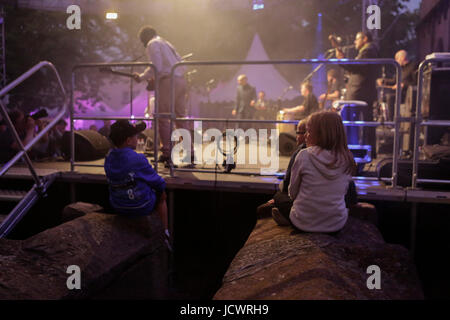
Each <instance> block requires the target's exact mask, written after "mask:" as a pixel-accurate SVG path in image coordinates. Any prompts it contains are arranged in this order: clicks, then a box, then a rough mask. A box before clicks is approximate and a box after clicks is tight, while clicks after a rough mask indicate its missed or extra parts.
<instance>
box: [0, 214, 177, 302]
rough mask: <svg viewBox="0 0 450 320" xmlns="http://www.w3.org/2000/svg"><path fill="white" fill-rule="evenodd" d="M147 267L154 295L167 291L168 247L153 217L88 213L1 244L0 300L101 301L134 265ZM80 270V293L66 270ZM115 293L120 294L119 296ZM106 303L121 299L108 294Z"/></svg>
mask: <svg viewBox="0 0 450 320" xmlns="http://www.w3.org/2000/svg"><path fill="white" fill-rule="evenodd" d="M143 259H145V260H146V261H150V262H148V263H147V264H146V265H147V266H148V270H147V273H148V277H149V278H150V279H152V280H151V281H146V285H148V286H150V287H149V288H148V291H147V293H148V294H149V295H148V296H147V297H148V298H151V297H152V296H151V293H152V290H153V289H154V290H153V291H157V292H158V297H162V296H163V294H162V292H163V291H164V290H165V289H167V270H168V266H167V260H168V259H167V248H166V247H165V244H164V242H163V228H162V225H161V223H160V221H159V218H158V217H157V215H152V216H151V217H149V218H147V217H143V218H125V217H120V216H117V215H108V214H100V213H89V214H87V215H85V216H81V217H79V218H76V219H74V220H71V221H69V222H66V223H64V224H61V225H59V226H57V227H55V228H52V229H48V230H46V231H44V232H41V233H39V234H37V235H35V236H33V237H31V238H29V239H26V240H8V239H1V240H0V299H71V298H89V297H93V296H96V295H100V296H102V294H101V293H102V292H103V293H104V292H105V290H106V289H107V288H110V287H111V286H113V287H114V283H116V282H117V281H119V280H120V279H121V277H122V275H123V274H126V272H127V271H128V270H129V269H131V268H132V267H133V266H134V264H135V263H136V262H137V261H142V260H143ZM71 265H77V266H79V267H80V270H81V290H76V289H74V290H69V289H68V288H67V285H66V282H67V279H68V277H69V276H71V274H68V273H67V268H68V266H71ZM119 294H120V293H119ZM108 297H109V298H116V297H117V298H126V297H124V296H120V295H114V296H111V295H108Z"/></svg>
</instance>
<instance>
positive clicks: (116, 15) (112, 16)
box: [106, 12, 119, 20]
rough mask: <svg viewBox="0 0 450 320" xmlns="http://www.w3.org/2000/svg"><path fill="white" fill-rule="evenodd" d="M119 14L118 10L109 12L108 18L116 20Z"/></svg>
mask: <svg viewBox="0 0 450 320" xmlns="http://www.w3.org/2000/svg"><path fill="white" fill-rule="evenodd" d="M118 16H119V14H118V13H117V12H107V13H106V19H108V20H116V19H117V17H118Z"/></svg>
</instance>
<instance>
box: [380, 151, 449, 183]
mask: <svg viewBox="0 0 450 320" xmlns="http://www.w3.org/2000/svg"><path fill="white" fill-rule="evenodd" d="M412 165H413V163H412V160H400V161H399V162H398V178H397V184H398V185H399V186H402V187H410V186H411V185H412ZM377 174H378V178H390V177H391V176H392V159H383V160H381V161H380V162H379V163H378V165H377ZM418 174H419V179H432V180H450V162H449V161H448V160H447V159H444V158H442V159H439V160H438V161H419V171H418ZM420 185H426V183H423V184H420ZM433 186H439V188H440V189H445V190H448V189H449V187H450V185H448V184H433Z"/></svg>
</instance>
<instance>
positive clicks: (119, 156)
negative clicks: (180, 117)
mask: <svg viewBox="0 0 450 320" xmlns="http://www.w3.org/2000/svg"><path fill="white" fill-rule="evenodd" d="M144 129H145V124H144V123H141V124H138V125H136V126H133V125H131V124H130V123H129V122H128V121H127V120H119V121H117V122H116V123H114V124H113V125H112V126H111V133H110V136H109V137H110V139H111V141H112V142H113V143H114V145H115V147H116V148H114V149H111V150H110V152H109V153H108V155H107V156H106V159H105V165H104V168H105V173H106V177H107V179H108V184H109V192H110V193H109V200H110V203H111V206H112V207H113V208H114V209H115V210H116V211H117V212H119V213H120V214H124V215H128V216H134V217H136V216H148V215H150V214H151V213H152V212H153V211H155V210H156V211H157V212H158V214H159V216H160V218H161V220H162V223H163V226H164V229H165V233H166V236H167V237H168V236H169V232H168V229H167V225H168V222H167V204H166V193H165V191H164V190H165V187H166V183H165V181H164V179H163V178H161V177H160V176H159V175H158V174H157V173H156V172H155V170H154V169H153V168H152V166H151V165H150V163H149V162H148V160H147V158H146V157H145V156H144V155H143V154H139V153H136V152H135V151H134V149H136V146H137V134H138V133H139V132H141V131H143V130H144Z"/></svg>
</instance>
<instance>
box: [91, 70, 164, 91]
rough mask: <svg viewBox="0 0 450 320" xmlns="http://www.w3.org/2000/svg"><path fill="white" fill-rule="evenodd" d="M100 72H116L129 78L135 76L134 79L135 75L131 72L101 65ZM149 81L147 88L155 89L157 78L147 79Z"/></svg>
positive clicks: (149, 89)
mask: <svg viewBox="0 0 450 320" xmlns="http://www.w3.org/2000/svg"><path fill="white" fill-rule="evenodd" d="M99 71H100V72H105V73H111V74H116V75H119V76H123V77H128V78H133V79H134V75H133V74H132V73H129V72H122V71H116V70H113V69H112V68H110V67H101V68H99ZM146 81H147V87H146V88H145V89H147V90H148V91H154V90H155V79H153V78H152V79H149V80H146Z"/></svg>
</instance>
